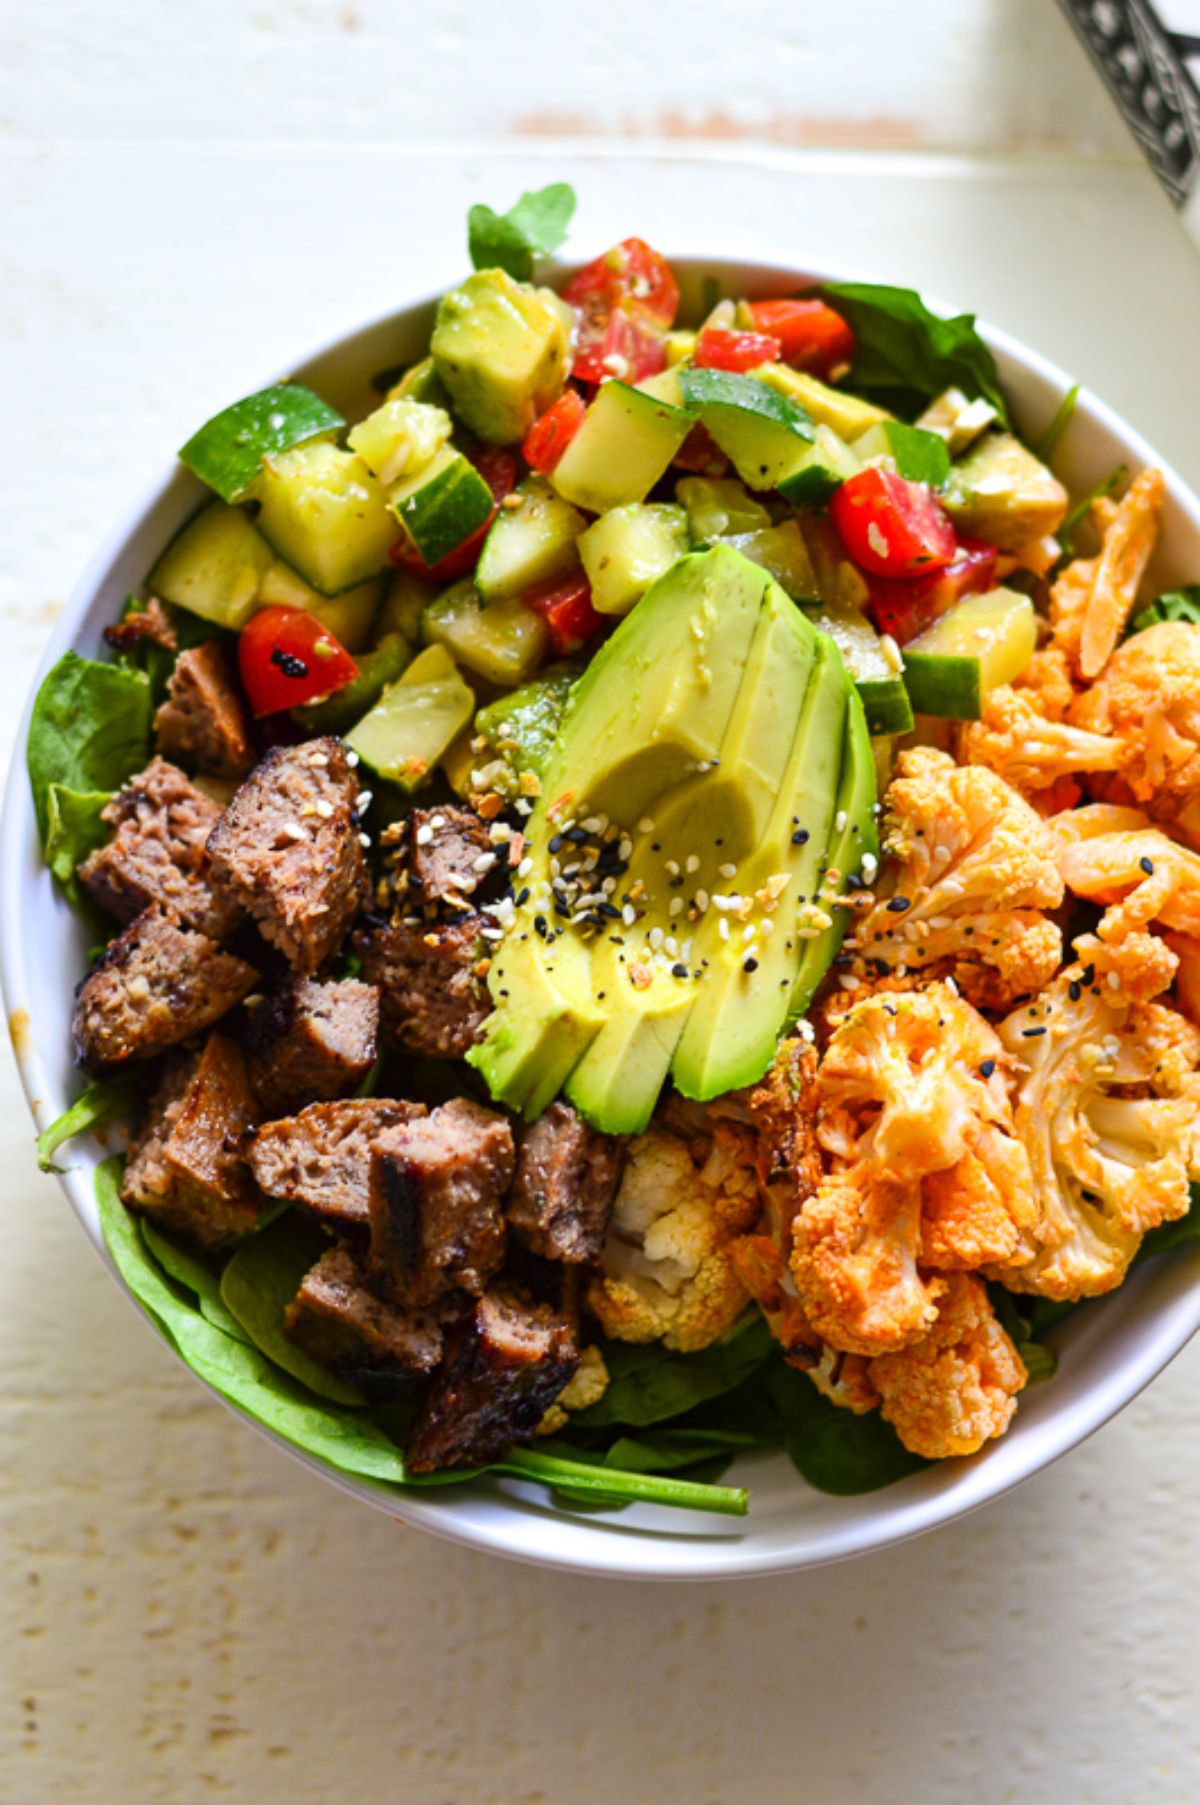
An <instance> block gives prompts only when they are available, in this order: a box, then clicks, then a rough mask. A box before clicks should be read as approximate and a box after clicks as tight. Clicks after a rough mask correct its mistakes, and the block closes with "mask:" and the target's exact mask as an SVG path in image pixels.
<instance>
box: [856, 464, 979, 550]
mask: <svg viewBox="0 0 1200 1805" xmlns="http://www.w3.org/2000/svg"><path fill="white" fill-rule="evenodd" d="M829 515H830V519H831V520H832V521H833V524H834V526H835V527H836V528H837V530H838V534H839V536H840V538H841V541H842V544H843V545H844V546H845V548H846V550H847V551H848V552H849V554H850V556H851V557H852V558H853V560H854V562H855V563H856V564H858V565H860V566H861V567H862V569H863V570H865V571H869V572H870V574H871V575H872V576H876V577H916V576H921V575H923V574H924V573H925V572H927V571H931V570H941V569H943V568H944V567H945V565H947V564H949V562H950V560H951V558H953V556H954V554H955V551H956V550H957V549H958V540H957V538H956V536H955V532H954V527H953V526H952V525H951V522H950V520H949V518H948V516H947V515H946V514H944V513H943V512H942V509H941V507H940V506H939V504H938V502H937V499H936V497H935V496H934V494H933V492H932V490H931V489H929V488H928V487H927V485H926V484H924V483H910V482H906V481H905V479H904V478H903V477H902V476H896V475H894V474H893V473H892V472H891V471H890V470H878V469H871V468H868V469H866V470H860V471H859V472H858V474H857V476H851V477H849V478H848V479H847V480H846V481H845V482H844V483H843V484H842V485H841V487H840V488H839V489H835V490H834V493H833V498H832V500H831V501H830V503H829Z"/></svg>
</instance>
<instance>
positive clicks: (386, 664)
mask: <svg viewBox="0 0 1200 1805" xmlns="http://www.w3.org/2000/svg"><path fill="white" fill-rule="evenodd" d="M412 655H413V649H412V645H411V642H410V641H409V640H407V639H405V637H404V635H403V633H385V634H384V636H383V638H382V639H380V640H378V641H377V642H376V644H375V645H374V646H373V647H372V649H371V650H370V651H369V652H363V653H362V654H361V655H360V657H359V659H358V676H357V677H355V678H354V680H353V681H352V682H350V683H347V684H346V686H345V688H344V689H339V690H335V691H334V693H333V695H332V696H326V698H325V700H324V701H323V702H310V703H308V705H307V706H306V707H304V708H293V710H292V719H293V720H294V721H296V722H297V723H298V724H299V725H300V726H301V727H303V728H304V730H305V732H306V733H314V734H315V733H346V732H347V731H348V730H349V729H350V728H351V727H353V725H354V723H355V722H356V721H358V720H361V719H362V717H363V715H365V714H366V712H367V710H368V709H369V708H374V706H375V704H376V702H378V700H379V698H380V696H381V695H382V694H383V692H384V690H385V689H386V688H387V686H388V684H389V683H394V682H395V681H396V679H397V677H399V675H400V674H401V672H402V671H403V670H405V669H406V668H407V666H408V665H410V664H411V663H412Z"/></svg>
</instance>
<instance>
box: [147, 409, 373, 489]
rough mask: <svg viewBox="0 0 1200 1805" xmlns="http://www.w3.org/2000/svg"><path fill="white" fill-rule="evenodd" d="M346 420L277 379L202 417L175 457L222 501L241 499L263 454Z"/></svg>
mask: <svg viewBox="0 0 1200 1805" xmlns="http://www.w3.org/2000/svg"><path fill="white" fill-rule="evenodd" d="M345 424H346V422H345V421H344V420H343V419H342V416H341V415H340V414H339V413H338V412H337V410H336V409H335V408H332V407H330V406H329V403H328V402H326V401H322V399H321V397H320V396H319V395H314V394H313V392H312V390H311V389H306V388H305V387H304V385H303V383H299V382H277V383H275V384H274V386H273V387H272V388H269V389H260V391H259V392H258V394H256V395H246V396H244V397H243V398H242V400H241V401H235V402H234V404H233V406H232V407H227V408H225V409H224V411H223V412H222V413H219V414H214V416H213V418H212V419H211V420H207V421H205V423H204V425H203V426H202V427H201V428H200V430H199V432H197V433H193V435H192V437H191V438H190V439H189V440H188V442H187V444H186V445H184V446H183V447H182V449H181V450H180V453H179V460H180V462H181V463H183V464H186V465H187V467H188V469H189V470H191V471H192V472H194V474H195V475H196V476H198V477H199V478H200V480H201V482H204V483H207V484H208V486H209V488H210V489H215V490H216V492H217V494H218V495H219V496H220V497H221V499H222V501H243V500H244V499H245V497H246V496H247V495H249V493H250V491H251V489H252V488H253V487H254V484H255V482H256V481H257V479H258V473H259V470H260V468H261V466H262V461H263V459H264V458H267V457H276V456H278V455H279V454H280V453H281V452H285V451H290V450H291V449H292V447H293V446H294V445H302V444H305V443H306V442H307V441H308V440H309V439H315V438H318V437H320V436H322V435H325V436H328V435H329V434H331V433H336V432H338V431H340V429H341V428H342V427H343V426H344V425H345Z"/></svg>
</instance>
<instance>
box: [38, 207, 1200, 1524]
mask: <svg viewBox="0 0 1200 1805" xmlns="http://www.w3.org/2000/svg"><path fill="white" fill-rule="evenodd" d="M571 206H572V197H571V196H570V192H569V190H565V189H563V188H562V187H561V186H555V187H553V188H550V189H546V190H543V191H542V192H541V193H539V194H534V195H527V196H524V197H523V198H522V200H521V201H520V202H519V203H518V205H517V206H516V207H515V208H514V209H513V210H512V211H511V212H510V213H509V214H507V215H502V216H500V215H496V214H494V213H492V212H491V211H490V210H489V209H487V208H477V209H474V210H473V213H472V218H471V235H470V241H471V251H472V261H473V263H474V265H475V268H474V270H473V273H471V274H469V275H468V276H466V277H465V278H464V280H463V281H462V282H461V283H459V284H458V286H457V287H455V288H453V289H452V290H450V292H448V293H447V294H445V295H443V296H442V297H441V299H440V301H439V302H438V303H437V305H436V308H435V309H434V310H433V312H432V315H431V318H430V320H429V329H428V332H427V335H426V338H425V342H424V343H423V344H422V345H421V346H420V347H419V348H418V353H417V354H416V355H410V356H408V357H407V358H406V359H405V360H404V363H403V365H402V367H398V368H392V369H388V370H386V371H383V372H380V373H378V374H376V375H374V376H373V378H372V385H373V390H374V393H373V395H372V397H371V398H370V400H369V401H365V402H364V405H362V406H361V407H358V408H357V409H350V408H347V407H346V406H345V404H344V403H343V404H342V405H341V406H335V405H333V403H332V400H331V398H330V397H328V396H327V395H324V394H322V393H321V392H320V389H319V387H314V386H310V384H309V383H307V382H299V381H288V382H281V383H276V384H273V385H271V386H270V387H269V388H267V389H264V390H262V391H260V392H258V393H256V394H253V395H250V396H247V397H245V398H244V399H243V400H240V401H237V402H235V403H234V404H233V405H232V406H230V407H227V408H226V409H225V410H224V411H223V412H221V413H219V414H217V415H216V416H215V417H214V418H213V419H211V420H209V421H208V422H207V423H206V424H205V425H203V426H201V427H200V429H199V430H198V431H197V432H196V433H195V435H194V436H193V437H192V438H191V439H190V440H189V441H188V443H187V444H186V445H185V446H184V447H183V449H182V451H181V453H180V457H181V459H182V462H183V464H184V465H185V466H186V467H187V469H188V470H189V471H190V472H192V474H193V476H194V477H195V478H198V479H199V482H200V483H202V484H203V485H205V489H206V492H207V493H206V496H205V499H203V501H202V502H201V503H200V505H199V506H195V507H193V509H192V511H191V513H190V515H189V517H187V518H186V519H185V520H184V521H183V524H182V526H180V527H179V530H177V531H175V532H174V534H173V535H172V534H171V533H169V532H168V533H164V535H163V536H162V539H161V542H159V543H157V544H156V545H155V547H154V554H153V556H152V558H150V559H149V560H147V564H146V567H145V570H144V581H143V582H142V583H141V585H140V587H139V588H138V590H137V592H136V593H135V594H131V595H130V596H129V598H128V601H127V602H126V603H125V605H124V607H123V608H120V609H115V610H113V614H112V618H111V619H109V620H108V621H107V623H106V625H105V627H104V632H103V639H104V642H105V643H104V644H103V645H102V646H101V645H99V644H97V645H94V646H90V647H87V648H85V650H86V651H87V653H88V655H87V656H84V655H83V653H82V652H81V651H80V650H76V649H71V650H68V651H66V652H65V653H64V655H63V656H62V657H61V658H60V659H59V660H58V662H57V663H55V664H54V665H53V666H52V668H51V669H50V671H49V672H48V674H47V675H46V677H45V679H44V681H43V683H42V685H41V688H40V690H39V692H38V695H37V697H36V699H35V702H34V705H33V709H32V714H31V718H30V726H29V735H28V771H29V778H30V782H31V786H32V796H33V803H34V808H35V811H36V817H37V824H38V829H39V833H40V838H41V846H42V851H43V855H44V858H45V862H46V864H47V865H48V867H49V869H50V871H51V872H52V874H53V876H54V879H55V880H56V882H57V885H58V887H59V890H60V892H61V895H62V897H63V898H64V899H65V902H66V903H69V904H70V905H71V906H72V907H73V908H74V909H75V910H76V911H77V912H78V914H79V915H80V917H81V919H82V920H83V921H84V922H86V924H87V933H88V935H89V936H90V940H91V946H92V950H91V953H90V956H89V958H88V959H87V961H86V962H84V963H81V966H80V971H79V978H80V982H79V986H78V990H77V993H76V996H75V1000H74V1008H73V1014H72V1019H71V1022H70V1035H71V1040H72V1046H73V1050H74V1056H75V1059H76V1061H77V1064H78V1067H79V1068H80V1072H81V1074H82V1076H81V1080H80V1082H81V1086H82V1088H81V1093H80V1095H79V1096H78V1098H77V1099H76V1101H75V1102H74V1103H72V1105H71V1106H70V1107H69V1108H68V1109H67V1110H66V1112H65V1114H63V1115H62V1116H61V1117H60V1118H59V1119H58V1120H57V1121H56V1122H55V1123H54V1124H53V1125H52V1126H51V1127H50V1128H48V1129H47V1130H46V1132H45V1133H44V1134H43V1136H42V1138H41V1142H40V1143H39V1145H40V1150H41V1156H42V1159H43V1163H44V1164H46V1165H50V1164H52V1163H53V1162H55V1161H56V1160H58V1161H61V1160H63V1159H65V1158H68V1157H69V1155H67V1154H65V1153H64V1149H65V1148H66V1147H67V1144H68V1143H69V1141H70V1140H71V1138H72V1137H73V1136H75V1135H77V1134H81V1133H87V1132H99V1133H102V1134H103V1135H104V1136H105V1137H106V1141H107V1145H108V1148H109V1153H108V1157H107V1158H105V1159H104V1160H103V1161H102V1162H101V1163H99V1164H98V1165H97V1166H96V1170H95V1187H96V1201H97V1209H98V1219H99V1223H100V1226H101V1229H102V1232H103V1236H104V1241H105V1244H106V1246H107V1249H108V1252H109V1255H110V1257H111V1259H112V1261H113V1262H114V1264H115V1265H116V1267H117V1269H118V1271H119V1272H120V1274H121V1275H122V1277H123V1278H124V1280H125V1282H126V1284H127V1285H128V1287H129V1289H130V1290H131V1291H132V1292H133V1294H134V1295H135V1297H136V1298H137V1299H138V1300H139V1301H140V1302H141V1304H142V1305H143V1306H144V1307H145V1309H146V1310H147V1312H148V1313H149V1314H150V1316H151V1317H152V1319H153V1320H154V1321H155V1322H156V1324H157V1325H158V1326H159V1327H160V1329H161V1330H162V1332H163V1333H164V1335H165V1336H166V1337H167V1339H168V1340H169V1342H170V1343H171V1344H172V1345H173V1346H174V1347H175V1349H176V1350H177V1351H178V1353H179V1354H180V1355H181V1356H182V1357H183V1359H184V1360H185V1361H187V1363H188V1364H189V1365H190V1366H192V1367H193V1368H194V1370H195V1371H196V1372H197V1373H198V1374H200V1376H201V1377H202V1378H204V1379H206V1380H207V1381H208V1382H209V1384H211V1385H212V1386H213V1387H214V1388H215V1389H216V1390H217V1391H219V1392H220V1393H221V1394H222V1395H223V1396H225V1397H226V1398H227V1399H228V1400H229V1401H230V1402H232V1403H233V1404H235V1405H236V1406H237V1407H238V1408H239V1409H241V1410H242V1411H243V1412H245V1413H246V1414H248V1415H250V1416H251V1417H253V1418H256V1419H257V1420H259V1421H260V1422H262V1423H264V1424H266V1425H267V1426H268V1427H270V1428H272V1429H274V1430H275V1431H276V1432H277V1433H278V1434H280V1435H281V1436H283V1437H284V1438H285V1439H286V1440H288V1441H289V1442H291V1443H292V1444H294V1445H295V1446H297V1447H299V1448H300V1449H303V1450H305V1451H306V1452H308V1453H309V1454H310V1455H312V1456H314V1457H315V1458H317V1459H318V1460H320V1461H322V1462H324V1463H325V1464H326V1465H327V1466H330V1467H332V1468H334V1469H336V1470H337V1471H339V1472H340V1473H342V1474H345V1475H352V1476H355V1477H356V1478H359V1479H363V1480H366V1481H368V1482H371V1483H373V1484H374V1485H375V1486H376V1487H378V1488H381V1489H384V1490H387V1489H388V1488H391V1490H392V1492H393V1493H394V1494H395V1495H396V1496H400V1495H402V1494H405V1493H407V1492H408V1491H409V1489H410V1488H414V1489H415V1488H418V1487H433V1486H439V1487H446V1486H454V1485H457V1484H460V1483H462V1482H467V1481H473V1480H476V1479H478V1477H479V1476H480V1475H481V1474H484V1473H494V1474H499V1475H508V1476H510V1477H515V1478H518V1479H520V1480H523V1481H527V1482H537V1483H539V1484H541V1485H543V1486H546V1487H549V1488H551V1492H552V1496H553V1498H554V1500H555V1501H556V1502H557V1503H558V1504H559V1505H560V1506H561V1507H562V1508H563V1509H564V1510H574V1509H581V1508H582V1507H583V1506H585V1505H588V1506H591V1507H592V1508H593V1509H599V1510H600V1511H605V1510H611V1509H614V1508H616V1507H617V1506H618V1505H621V1504H625V1503H628V1502H630V1501H632V1500H641V1501H649V1502H652V1503H658V1504H668V1505H677V1506H680V1507H684V1508H690V1509H695V1510H698V1511H707V1512H713V1513H718V1514H720V1513H724V1514H727V1515H738V1514H741V1513H744V1512H745V1510H746V1508H747V1490H746V1488H745V1487H744V1486H743V1485H740V1484H734V1483H722V1479H723V1477H724V1475H725V1472H726V1469H727V1468H728V1467H729V1466H730V1464H731V1463H732V1462H734V1461H739V1464H740V1463H741V1457H742V1456H744V1455H746V1454H747V1453H749V1452H752V1451H755V1450H760V1449H768V1450H772V1449H774V1450H783V1451H784V1452H785V1453H786V1455H787V1456H788V1457H790V1460H791V1462H792V1463H793V1465H794V1468H795V1469H797V1470H798V1474H799V1475H800V1476H801V1478H802V1479H803V1480H804V1481H806V1482H807V1483H808V1485H809V1486H812V1487H816V1488H818V1489H819V1490H823V1491H826V1492H830V1493H837V1494H842V1495H845V1494H849V1493H853V1492H866V1491H870V1490H873V1489H876V1488H879V1487H882V1486H886V1485H890V1484H893V1483H894V1482H896V1481H899V1480H902V1479H904V1478H906V1476H909V1475H912V1474H914V1473H916V1472H917V1471H918V1470H919V1469H920V1468H922V1467H924V1466H927V1465H928V1464H929V1463H936V1462H944V1461H947V1460H960V1459H961V1457H976V1456H978V1455H979V1453H980V1451H981V1450H983V1449H984V1448H985V1447H986V1446H987V1445H988V1444H990V1443H993V1442H994V1441H996V1440H997V1438H1000V1437H1002V1436H1004V1435H1005V1433H1006V1432H1007V1431H1008V1429H1009V1427H1010V1424H1012V1422H1013V1420H1014V1416H1016V1415H1017V1414H1018V1413H1019V1412H1020V1410H1021V1408H1022V1400H1023V1398H1024V1397H1025V1395H1026V1391H1027V1387H1029V1386H1031V1385H1033V1384H1035V1383H1037V1384H1039V1385H1041V1384H1045V1385H1047V1386H1048V1387H1052V1386H1053V1385H1054V1384H1055V1383H1056V1380H1055V1378H1054V1369H1055V1351H1054V1342H1055V1338H1056V1334H1057V1327H1058V1324H1059V1322H1060V1319H1061V1318H1063V1317H1064V1316H1065V1315H1066V1314H1067V1313H1068V1312H1072V1311H1075V1310H1076V1309H1077V1308H1079V1307H1081V1306H1083V1305H1085V1304H1086V1303H1087V1301H1088V1300H1092V1299H1095V1298H1098V1297H1101V1296H1103V1295H1105V1294H1107V1293H1110V1292H1112V1291H1114V1290H1116V1289H1117V1288H1118V1287H1121V1286H1122V1285H1123V1284H1124V1283H1125V1281H1126V1278H1127V1276H1128V1275H1129V1274H1130V1272H1131V1270H1132V1269H1133V1268H1134V1266H1135V1265H1136V1264H1137V1263H1139V1262H1140V1261H1142V1260H1144V1259H1145V1258H1147V1257H1148V1256H1150V1255H1151V1254H1154V1253H1160V1252H1166V1251H1168V1250H1169V1249H1170V1248H1171V1247H1173V1246H1175V1245H1177V1244H1178V1243H1179V1242H1181V1241H1183V1240H1186V1239H1189V1238H1195V1236H1196V1232H1197V1230H1196V1224H1195V1222H1194V1221H1193V1219H1192V1215H1191V1208H1190V1206H1191V1201H1192V1195H1193V1193H1192V1188H1191V1187H1192V1184H1193V1180H1194V1178H1200V801H1198V798H1200V699H1198V698H1200V589H1192V590H1189V589H1187V588H1186V587H1180V586H1178V584H1177V585H1176V586H1175V587H1172V588H1167V587H1165V586H1163V585H1161V584H1159V583H1157V582H1156V581H1155V580H1154V573H1155V569H1156V566H1155V565H1154V562H1153V561H1154V558H1155V552H1156V545H1157V540H1158V532H1159V521H1160V513H1161V510H1162V506H1163V495H1164V478H1163V475H1162V473H1161V472H1160V471H1159V470H1158V469H1157V468H1155V467H1154V466H1153V464H1151V463H1147V464H1146V465H1145V467H1142V468H1136V469H1131V468H1125V467H1120V468H1117V469H1115V470H1113V471H1112V473H1111V475H1109V476H1107V477H1106V478H1105V479H1104V480H1103V481H1102V482H1100V484H1099V485H1098V486H1097V487H1095V488H1093V489H1092V490H1091V492H1089V493H1071V492H1069V490H1068V488H1067V487H1066V486H1065V485H1064V483H1063V481H1062V480H1060V477H1059V475H1058V474H1056V464H1057V457H1056V453H1057V451H1058V448H1059V446H1060V443H1061V441H1062V440H1063V437H1064V434H1066V433H1068V432H1069V430H1070V425H1071V420H1072V414H1073V409H1074V407H1075V403H1076V391H1075V390H1068V391H1067V392H1066V393H1065V394H1063V396H1062V398H1061V406H1060V407H1059V410H1058V413H1057V415H1056V416H1055V417H1054V419H1053V420H1052V421H1051V422H1050V423H1049V425H1048V427H1047V428H1046V429H1045V430H1044V431H1043V432H1042V434H1041V436H1040V438H1039V440H1038V442H1037V443H1028V442H1027V441H1026V439H1025V438H1023V437H1022V436H1021V433H1020V431H1019V430H1018V426H1017V423H1016V421H1015V420H1014V418H1013V416H1012V413H1011V412H1010V404H1009V400H1008V397H1007V395H1006V392H1005V388H1004V386H1003V385H1002V383H1001V380H1000V377H999V375H998V373H997V367H996V364H995V361H994V359H993V356H992V353H991V351H990V350H989V348H988V345H987V344H986V343H985V341H984V339H983V338H982V337H981V336H980V334H979V333H978V332H977V330H976V328H975V325H974V321H973V319H972V318H971V317H970V316H967V315H963V316H959V317H957V318H952V319H950V318H945V317H943V316H942V315H940V314H937V313H935V312H933V311H931V310H930V309H929V308H928V307H927V306H926V305H925V303H924V302H923V301H922V300H921V299H920V298H919V297H918V296H917V295H915V294H914V293H912V292H911V291H909V290H905V289H899V288H889V287H883V286H879V285H874V284H868V283H858V282H828V283H825V284H823V285H821V286H820V287H819V288H809V289H807V290H796V291H795V292H788V290H787V287H786V286H783V287H781V289H780V290H779V291H778V292H763V293H758V292H754V293H743V292H740V291H731V290H730V287H729V285H728V284H727V283H724V282H722V281H721V280H720V279H719V278H718V277H717V276H715V275H714V276H713V277H712V278H711V279H710V280H709V281H708V282H707V283H702V282H701V283H698V282H696V281H694V280H689V282H688V283H687V285H686V286H687V290H688V292H687V295H686V297H685V300H684V302H683V303H682V305H681V298H680V287H679V284H678V283H677V280H676V273H675V272H674V271H673V269H672V266H671V264H670V263H668V261H667V260H666V259H665V258H664V257H663V256H661V255H660V254H659V253H658V252H656V251H655V250H654V249H652V248H651V247H650V246H648V245H646V244H645V243H644V242H643V241H641V240H640V239H637V238H629V239H626V240H624V241H623V242H622V243H621V244H618V245H616V246H614V247H613V248H612V249H611V250H609V251H608V252H606V253H605V254H604V255H602V256H600V257H598V258H596V259H595V260H594V261H592V262H590V263H588V264H586V265H585V266H583V267H582V268H578V269H576V270H575V271H574V272H573V273H570V274H569V275H567V276H566V277H565V278H563V279H561V280H558V281H557V282H555V281H551V280H539V272H538V270H537V267H536V260H537V259H538V258H539V257H541V256H542V255H544V254H545V253H547V252H549V251H552V250H554V249H555V248H557V245H558V244H559V243H560V242H561V239H562V237H563V234H564V232H565V227H566V221H567V218H568V217H569V214H570V211H571ZM706 291H707V292H706ZM361 374H362V376H363V377H364V378H366V377H367V376H369V375H370V374H371V372H370V371H366V370H364V371H363V372H361ZM1187 574H1189V573H1187V572H1182V573H1180V572H1172V573H1171V575H1172V576H1173V577H1176V578H1178V577H1186V575H1187ZM93 654H94V655H93ZM66 1030H67V1024H66V1023H65V1022H64V1023H63V1032H64V1033H65V1032H66ZM1048 1336H1049V1337H1050V1339H1047V1337H1048ZM795 1483H796V1484H797V1486H799V1484H800V1479H797V1480H796V1482H795Z"/></svg>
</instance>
